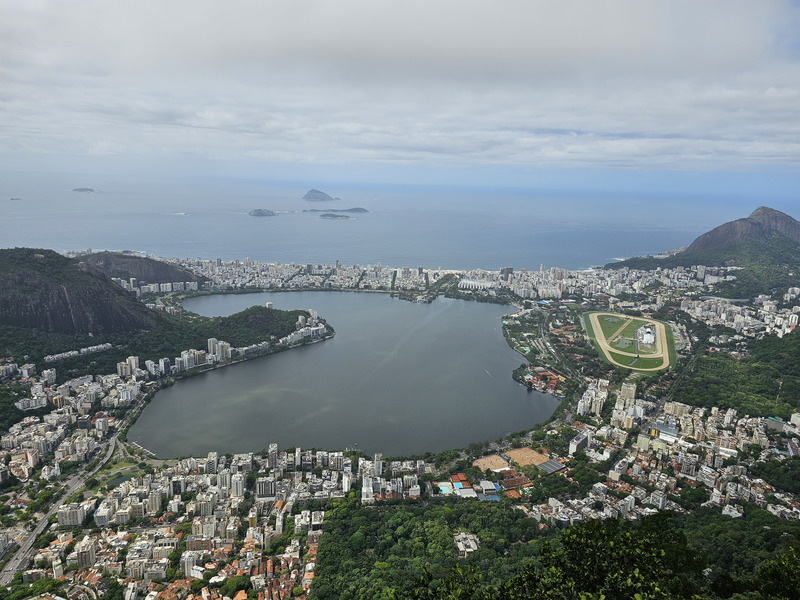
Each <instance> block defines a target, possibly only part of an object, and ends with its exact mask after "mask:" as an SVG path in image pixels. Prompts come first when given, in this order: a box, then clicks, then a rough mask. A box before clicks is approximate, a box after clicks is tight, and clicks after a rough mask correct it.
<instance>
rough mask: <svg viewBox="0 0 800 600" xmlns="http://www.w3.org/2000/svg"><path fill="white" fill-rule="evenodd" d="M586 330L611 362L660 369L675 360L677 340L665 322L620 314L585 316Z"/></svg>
mask: <svg viewBox="0 0 800 600" xmlns="http://www.w3.org/2000/svg"><path fill="white" fill-rule="evenodd" d="M584 322H585V324H586V331H587V332H588V335H589V338H590V339H591V340H592V342H593V343H594V345H595V348H597V351H598V352H599V353H600V355H601V356H603V357H604V358H605V359H606V360H607V361H608V362H610V363H611V364H613V365H616V366H618V367H625V368H627V369H633V370H636V371H650V372H652V371H660V370H661V369H666V368H667V367H669V366H670V365H671V364H674V363H675V340H674V339H673V336H672V328H671V327H670V326H669V325H667V324H666V323H662V322H661V321H656V320H654V319H647V318H644V317H632V316H629V315H623V314H618V313H608V312H595V313H587V314H586V315H584Z"/></svg>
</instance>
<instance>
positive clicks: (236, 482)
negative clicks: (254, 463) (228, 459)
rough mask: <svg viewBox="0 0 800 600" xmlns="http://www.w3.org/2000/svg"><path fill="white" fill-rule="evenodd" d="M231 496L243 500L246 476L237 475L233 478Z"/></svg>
mask: <svg viewBox="0 0 800 600" xmlns="http://www.w3.org/2000/svg"><path fill="white" fill-rule="evenodd" d="M231 496H233V497H234V498H241V497H242V496H244V475H242V474H241V473H236V474H235V475H234V476H233V477H231Z"/></svg>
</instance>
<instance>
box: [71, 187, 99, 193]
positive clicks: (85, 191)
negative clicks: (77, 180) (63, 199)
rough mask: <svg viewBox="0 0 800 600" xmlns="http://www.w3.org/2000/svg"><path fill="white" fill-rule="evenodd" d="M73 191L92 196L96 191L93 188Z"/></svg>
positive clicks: (80, 188) (81, 188)
mask: <svg viewBox="0 0 800 600" xmlns="http://www.w3.org/2000/svg"><path fill="white" fill-rule="evenodd" d="M72 191H73V192H80V193H81V194H91V193H93V192H94V191H95V190H94V189H93V188H89V187H79V188H75V189H73V190H72Z"/></svg>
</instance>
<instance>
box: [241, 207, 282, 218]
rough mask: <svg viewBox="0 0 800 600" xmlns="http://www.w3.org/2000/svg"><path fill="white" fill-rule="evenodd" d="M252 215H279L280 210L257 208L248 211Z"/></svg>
mask: <svg viewBox="0 0 800 600" xmlns="http://www.w3.org/2000/svg"><path fill="white" fill-rule="evenodd" d="M247 214H248V215H250V216H251V217H277V216H278V212H277V211H275V210H270V209H268V208H255V209H253V210H251V211H250V212H249V213H247Z"/></svg>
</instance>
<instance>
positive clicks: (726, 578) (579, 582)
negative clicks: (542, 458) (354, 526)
mask: <svg viewBox="0 0 800 600" xmlns="http://www.w3.org/2000/svg"><path fill="white" fill-rule="evenodd" d="M728 524H729V522H726V523H725V526H727V525H728ZM757 527H758V528H759V529H761V530H762V531H763V527H762V526H761V525H760V524H758V525H757ZM734 529H735V528H734ZM784 533H786V532H784ZM750 536H751V537H753V538H758V537H759V536H760V534H759V533H758V532H757V531H756V533H752V532H750ZM782 538H783V539H782V540H781V541H780V542H779V543H776V544H775V545H774V551H773V552H771V553H769V554H767V555H766V556H765V558H763V560H759V561H758V562H757V564H756V565H755V566H754V567H753V569H752V570H750V571H748V572H747V573H746V574H744V575H742V576H739V575H738V574H737V573H736V572H733V573H731V572H725V571H722V570H720V569H719V568H718V567H715V566H709V565H710V560H713V554H714V552H715V551H716V548H715V547H712V548H710V549H709V550H710V551H711V552H708V551H707V550H705V549H698V548H696V547H693V545H692V543H691V540H689V539H688V538H687V536H686V535H685V534H684V532H683V531H681V530H680V529H678V528H677V527H676V526H675V522H674V520H673V519H671V518H670V516H669V515H668V514H667V513H659V514H657V515H654V516H651V517H646V518H645V519H643V520H642V521H641V522H639V523H630V522H626V521H619V520H616V519H609V520H606V521H591V522H588V523H584V524H581V525H577V526H575V527H572V528H569V529H566V530H563V531H561V532H559V535H558V536H557V537H556V538H554V539H553V540H548V541H546V542H545V543H544V544H543V545H542V549H541V553H540V555H539V557H538V561H537V562H536V563H531V564H528V565H527V566H525V567H523V568H521V570H520V571H519V572H518V573H517V574H515V575H513V576H512V577H510V578H508V579H507V580H506V581H504V582H503V583H501V584H500V585H486V583H487V582H486V580H485V578H484V577H483V576H482V574H481V572H480V571H479V570H478V569H475V568H474V567H472V566H471V565H469V564H466V563H465V564H464V565H461V566H460V567H459V568H457V569H453V570H452V571H451V572H450V573H449V574H448V575H447V576H446V577H445V578H444V580H437V579H435V578H433V577H432V576H431V575H430V574H429V573H426V572H423V575H422V577H421V578H420V579H419V581H418V583H417V586H416V587H415V589H414V590H413V592H412V596H411V597H413V598H415V599H426V600H434V599H437V600H455V599H457V598H458V599H462V600H463V599H470V600H490V599H491V600H519V599H523V598H542V599H545V598H553V599H567V600H570V599H575V600H578V599H580V600H590V599H591V600H600V599H603V598H605V599H612V598H613V599H614V600H627V599H630V600H649V599H664V600H666V599H672V598H687V599H689V598H691V599H693V600H703V599H708V600H711V599H716V598H732V599H737V600H745V599H753V600H755V599H768V598H769V599H775V600H777V599H779V598H780V599H795V598H798V594H799V593H800V556H798V545H799V544H800V539H799V538H798V537H797V532H796V531H795V532H794V533H793V534H787V535H782ZM714 541H715V542H716V541H719V540H718V539H717V540H714ZM395 597H397V598H403V597H405V596H403V595H402V594H397V595H396V596H395Z"/></svg>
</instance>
